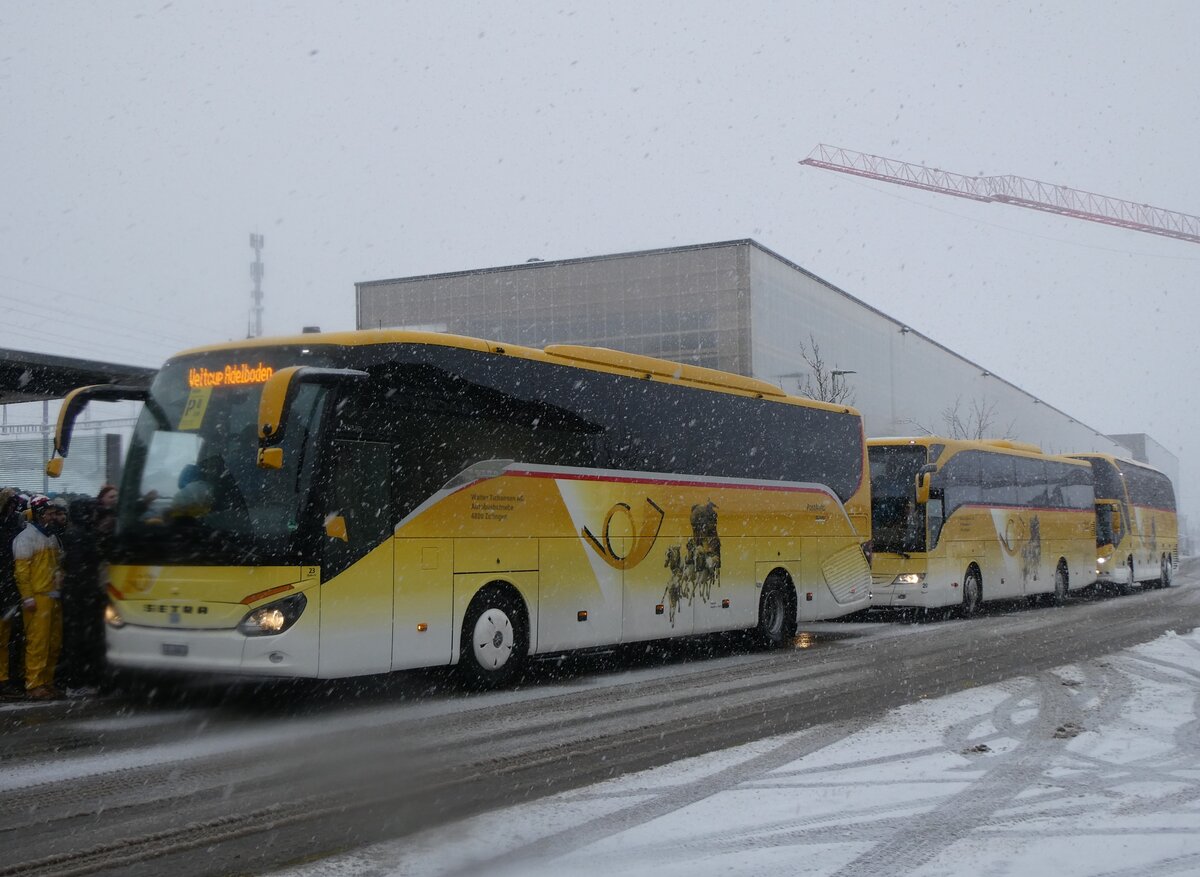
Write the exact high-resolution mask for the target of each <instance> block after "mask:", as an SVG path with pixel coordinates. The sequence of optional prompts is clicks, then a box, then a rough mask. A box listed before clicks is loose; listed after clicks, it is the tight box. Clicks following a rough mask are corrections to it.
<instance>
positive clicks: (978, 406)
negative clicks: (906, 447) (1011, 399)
mask: <svg viewBox="0 0 1200 877" xmlns="http://www.w3.org/2000/svg"><path fill="white" fill-rule="evenodd" d="M961 409H962V397H961V396H959V397H958V398H956V399H955V400H954V404H953V405H947V406H946V407H945V408H943V409H942V426H943V428H942V429H941V430H940V431H939V430H933V429H930V428H929V427H928V426H925V425H924V424H923V423H921V422H920V421H917V420H909V421H907V422H908V423H911V424H912V425H913V426H915V427H917V428H918V429H920V430H921V431H922V432H924V433H925V434H926V435H938V434H940V435H944V436H946V437H947V438H953V439H984V438H1003V439H1015V438H1016V436H1015V435H1013V424H1012V423H1011V422H1010V423H1009V424H1008V427H1007V428H1006V429H1005V430H1004V433H1003V434H1002V435H995V432H996V429H995V427H994V421H995V418H996V403H995V402H991V401H988V400H987V399H984V400H979V399H972V400H971V406H970V410H968V411H966V412H963V411H962V410H961Z"/></svg>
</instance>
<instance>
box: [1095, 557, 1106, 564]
mask: <svg viewBox="0 0 1200 877" xmlns="http://www.w3.org/2000/svg"><path fill="white" fill-rule="evenodd" d="M1106 560H1108V558H1107V557H1097V558H1096V563H1104V561H1106Z"/></svg>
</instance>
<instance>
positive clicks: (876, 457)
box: [867, 436, 1096, 616]
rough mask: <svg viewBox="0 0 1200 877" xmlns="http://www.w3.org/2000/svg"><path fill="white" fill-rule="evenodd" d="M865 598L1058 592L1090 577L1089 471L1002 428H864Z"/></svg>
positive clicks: (938, 604) (891, 602)
mask: <svg viewBox="0 0 1200 877" xmlns="http://www.w3.org/2000/svg"><path fill="white" fill-rule="evenodd" d="M867 445H868V454H869V457H870V469H871V511H872V532H873V537H874V560H873V564H872V573H873V576H872V578H873V581H872V606H875V607H885V608H898V607H918V608H923V609H929V610H941V609H947V608H956V609H958V610H959V612H960V613H961V614H962V615H965V616H970V615H973V614H975V613H976V612H977V611H978V610H979V608H980V606H981V605H982V604H983V603H984V602H985V601H989V600H1012V599H1016V598H1021V597H1036V598H1044V599H1048V600H1053V601H1054V602H1056V603H1061V602H1062V601H1063V600H1064V599H1065V598H1066V596H1067V594H1068V592H1070V591H1076V590H1081V589H1083V588H1085V587H1087V586H1089V585H1091V584H1092V583H1093V582H1095V580H1096V564H1095V560H1096V554H1095V513H1094V509H1093V506H1094V502H1095V499H1094V493H1093V490H1092V473H1091V469H1090V467H1088V466H1087V465H1084V464H1082V462H1081V461H1079V460H1072V459H1069V458H1067V457H1056V456H1049V455H1046V454H1043V453H1042V452H1041V450H1040V449H1038V448H1037V447H1036V446H1034V445H1027V444H1022V443H1018V442H1010V441H1002V440H982V441H959V440H955V439H948V438H940V437H937V436H923V437H921V438H882V439H871V440H870V441H869V442H868V443H867Z"/></svg>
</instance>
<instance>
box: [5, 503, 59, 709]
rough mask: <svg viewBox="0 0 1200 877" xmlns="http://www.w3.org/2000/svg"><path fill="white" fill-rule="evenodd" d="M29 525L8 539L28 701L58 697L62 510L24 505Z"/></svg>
mask: <svg viewBox="0 0 1200 877" xmlns="http://www.w3.org/2000/svg"><path fill="white" fill-rule="evenodd" d="M29 510H30V513H31V514H32V520H31V523H30V525H29V526H28V527H26V528H25V529H24V530H22V531H21V533H20V534H19V535H18V536H17V538H16V539H14V540H13V566H14V569H15V572H16V579H17V588H18V590H20V592H21V598H22V603H21V608H22V609H23V610H24V615H23V620H24V622H25V695H26V697H28V698H29V699H30V700H50V699H52V698H56V697H58V696H59V692H58V689H56V688H55V687H54V667H55V665H56V664H57V663H58V654H59V652H60V651H62V591H61V588H62V546H61V545H60V544H59V541H58V534H59V533H61V532H62V530H63V527H64V526H66V521H67V515H66V512H65V510H64V509H62V508H61V507H60V506H57V505H55V504H54V503H53V502H52V501H51V500H50V499H48V498H47V497H44V496H35V497H34V498H33V499H32V500H30V502H29Z"/></svg>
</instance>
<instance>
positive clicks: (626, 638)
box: [49, 331, 870, 684]
mask: <svg viewBox="0 0 1200 877" xmlns="http://www.w3.org/2000/svg"><path fill="white" fill-rule="evenodd" d="M92 398H105V399H112V398H142V399H144V401H145V405H144V407H143V411H142V413H141V415H140V419H139V421H138V424H137V427H136V430H135V433H134V436H133V439H132V441H131V445H130V450H129V454H128V459H127V462H126V467H125V471H124V476H123V481H122V485H121V499H120V505H119V509H118V524H117V528H116V533H115V538H114V555H113V563H112V567H111V584H110V586H109V588H108V593H109V598H110V603H109V606H108V611H107V633H108V657H109V660H110V661H111V663H112V664H113V665H115V666H116V667H118V668H134V669H143V670H155V671H159V670H180V671H191V672H204V671H207V672H218V673H231V674H243V675H257V676H286V677H320V678H327V677H344V676H352V675H358V674H369V673H382V672H388V671H392V670H401V669H406V668H415V667H430V666H437V665H447V664H459V665H461V667H462V669H463V671H464V672H465V673H466V674H467V675H468V676H469V677H471V678H472V679H473V680H475V681H476V682H478V683H480V684H496V683H499V682H502V681H504V680H506V679H509V678H510V677H512V675H513V674H514V673H515V672H516V671H517V669H518V667H519V666H520V665H521V664H522V663H523V662H524V661H525V660H526V659H527V658H528V657H529V656H531V655H536V654H545V653H554V652H563V651H568V650H572V649H583V648H590V647H599V646H609V645H612V644H615V643H628V642H636V641H645V640H653V639H660V638H667V637H678V636H686V635H691V634H701V633H707V632H712V631H728V630H737V629H754V628H757V629H758V631H759V633H760V634H761V637H762V639H763V640H765V641H766V642H767V643H769V644H772V645H781V644H784V643H787V642H790V641H791V639H792V638H793V636H794V633H795V629H796V625H797V623H798V621H808V620H815V619H829V618H836V617H839V616H842V615H848V614H850V613H853V612H856V611H860V610H862V609H864V608H866V607H867V606H869V600H870V570H869V567H868V562H867V559H866V556H865V550H864V546H865V543H867V542H868V540H869V539H870V500H869V487H870V486H869V483H868V482H867V480H866V477H865V469H866V443H865V440H864V434H863V427H862V420H861V418H860V417H859V414H858V412H856V411H855V410H853V409H851V408H847V407H845V406H840V405H829V404H824V403H820V402H813V401H811V400H808V399H801V398H795V397H790V396H787V395H785V394H784V393H782V392H781V391H780V390H779V388H777V387H774V386H772V385H770V384H767V383H765V382H762V381H758V380H755V379H752V378H745V377H739V376H736V375H731V374H726V373H723V372H718V371H714V370H710V369H704V368H699V367H693V366H686V365H678V364H676V363H671V362H665V361H662V360H657V359H652V358H649V357H643V356H636V355H630V354H624V353H619V352H615V351H611V350H604V349H598V348H587V347H576V346H565V345H557V346H550V347H547V348H546V349H545V350H534V349H528V348H522V347H516V346H510V345H505V344H498V343H494V342H490V341H483V340H478V339H473V338H463V337H457V336H452V335H443V334H435V333H415V332H398V331H397V332H393V331H366V332H352V333H337V334H306V335H300V336H296V337H289V338H278V339H273V340H272V339H263V340H255V341H245V342H237V343H231V344H227V345H221V346H215V347H211V348H205V349H199V350H193V351H188V352H186V353H182V354H179V355H178V356H176V357H174V358H172V359H171V360H170V361H168V362H167V363H166V364H165V365H164V366H163V368H162V369H161V371H159V373H158V375H157V376H156V378H155V379H154V382H153V385H152V386H151V387H150V388H149V390H148V391H139V390H135V389H131V388H121V387H95V388H82V389H80V390H77V391H75V392H74V393H73V394H72V395H71V396H70V397H68V399H67V400H66V401H65V403H64V406H63V410H62V414H61V416H60V419H59V427H58V432H57V434H56V451H57V453H58V457H57V458H55V459H52V460H51V462H50V464H49V469H50V470H51V471H53V470H56V469H61V466H62V462H63V461H62V459H61V457H63V456H65V455H66V453H67V450H68V447H69V441H70V433H71V427H72V424H73V423H74V421H75V418H76V417H77V416H78V414H79V412H80V410H81V409H82V407H83V405H85V404H86V402H87V401H88V400H89V399H92Z"/></svg>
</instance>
